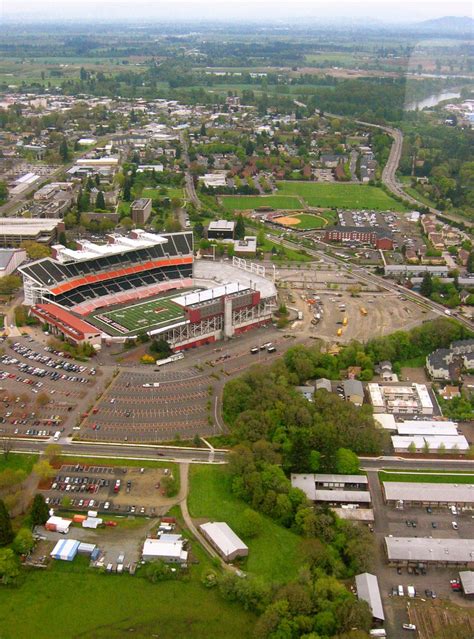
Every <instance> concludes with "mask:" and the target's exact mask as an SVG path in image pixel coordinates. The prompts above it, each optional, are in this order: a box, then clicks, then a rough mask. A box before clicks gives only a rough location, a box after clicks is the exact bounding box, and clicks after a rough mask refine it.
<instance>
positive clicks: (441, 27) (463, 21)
mask: <svg viewBox="0 0 474 639" xmlns="http://www.w3.org/2000/svg"><path fill="white" fill-rule="evenodd" d="M412 26H413V27H414V28H416V30H417V31H424V32H429V33H440V34H443V33H444V34H447V33H451V34H462V33H466V34H472V32H473V30H474V19H472V18H470V17H468V16H464V17H458V16H445V17H444V18H436V19H434V20H425V21H424V22H417V23H416V24H413V25H412Z"/></svg>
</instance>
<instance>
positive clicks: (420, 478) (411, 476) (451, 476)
mask: <svg viewBox="0 0 474 639" xmlns="http://www.w3.org/2000/svg"><path fill="white" fill-rule="evenodd" d="M430 472H433V473H436V474H433V475H431V474H429V473H428V472H427V471H426V470H424V471H420V472H410V473H400V472H393V473H392V472H387V471H383V470H382V471H380V472H379V480H380V481H381V482H383V481H387V482H389V481H406V482H414V483H418V484H420V483H427V484H474V474H472V475H469V474H462V473H463V472H464V473H466V471H459V472H453V471H445V472H442V471H437V470H433V471H430Z"/></svg>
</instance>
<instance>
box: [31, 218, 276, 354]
mask: <svg viewBox="0 0 474 639" xmlns="http://www.w3.org/2000/svg"><path fill="white" fill-rule="evenodd" d="M19 270H20V271H21V273H22V276H23V284H24V292H25V304H27V305H29V306H30V307H31V308H30V313H31V314H32V315H33V316H35V317H37V318H38V319H39V320H40V321H41V322H42V323H43V324H45V325H47V326H48V329H49V331H50V332H51V333H52V334H56V335H59V336H61V337H62V338H64V339H66V340H68V341H71V342H72V343H75V344H80V343H84V342H89V343H91V344H92V345H93V346H94V347H96V348H99V347H100V345H101V344H102V342H106V343H111V342H114V341H117V342H123V341H125V340H127V339H133V338H136V337H138V336H140V335H141V334H144V333H146V334H147V335H149V336H159V337H161V338H163V339H165V340H166V341H168V343H169V344H170V345H171V346H172V348H173V349H174V350H182V349H185V348H190V347H195V346H198V345H200V344H207V343H211V342H213V341H216V340H219V339H222V338H224V337H227V338H230V337H232V336H233V335H235V334H238V333H241V332H243V331H246V330H249V329H251V328H253V327H256V326H261V325H263V324H266V323H268V322H270V321H271V316H272V312H273V310H274V308H275V303H276V289H275V286H274V284H273V282H271V281H270V280H268V279H267V278H266V277H265V269H264V268H263V267H262V266H260V265H256V264H251V263H248V262H246V261H245V260H241V259H239V258H234V261H233V262H232V264H231V263H225V262H219V263H215V262H209V261H205V260H195V259H194V253H193V234H192V232H190V231H185V232H179V233H164V234H159V235H158V234H154V233H148V232H145V231H143V230H141V229H137V230H134V231H131V232H130V234H129V235H128V236H124V235H119V234H111V235H108V236H107V242H106V243H104V244H94V243H92V242H89V241H80V242H78V243H77V245H76V248H75V249H69V248H66V247H64V246H62V245H61V244H57V245H55V246H53V247H52V256H51V257H48V258H44V259H41V260H37V261H35V262H31V263H28V264H24V265H22V266H21V267H20V269H19Z"/></svg>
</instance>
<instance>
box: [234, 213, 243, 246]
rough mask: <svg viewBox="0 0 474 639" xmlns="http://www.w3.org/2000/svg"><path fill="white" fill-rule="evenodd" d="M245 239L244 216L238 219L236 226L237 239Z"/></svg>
mask: <svg viewBox="0 0 474 639" xmlns="http://www.w3.org/2000/svg"><path fill="white" fill-rule="evenodd" d="M244 237H245V222H244V218H243V216H242V215H239V216H238V217H237V222H236V224H235V239H237V240H243V239H244Z"/></svg>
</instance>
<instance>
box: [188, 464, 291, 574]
mask: <svg viewBox="0 0 474 639" xmlns="http://www.w3.org/2000/svg"><path fill="white" fill-rule="evenodd" d="M188 506H189V512H190V514H191V516H192V517H196V518H198V517H202V518H206V519H210V520H213V521H225V522H227V523H228V524H229V526H230V527H231V528H232V529H233V530H234V531H235V532H236V533H237V534H238V533H239V523H240V521H241V516H242V512H243V510H245V508H248V504H246V503H245V502H243V501H241V500H240V499H237V498H236V497H234V495H233V494H232V492H231V478H230V475H229V474H228V472H227V469H226V468H225V467H224V466H207V465H206V466H198V465H192V468H191V469H190V493H189V497H188ZM262 523H263V525H262V531H261V533H260V534H259V535H258V537H255V538H254V539H245V540H244V541H245V543H246V544H247V545H248V547H249V556H248V558H247V560H246V561H245V562H244V564H243V569H244V570H245V571H248V572H249V573H253V574H255V575H261V576H262V577H265V578H266V579H269V580H272V581H277V582H280V583H283V582H287V581H289V580H290V579H293V578H294V577H296V575H297V573H298V569H299V568H300V567H301V564H302V555H301V553H300V552H299V546H300V542H301V539H300V537H298V535H295V534H294V533H292V532H291V531H289V530H288V529H286V528H283V527H282V526H279V525H278V524H276V523H275V522H273V521H272V520H271V519H269V518H268V517H265V516H263V515H262Z"/></svg>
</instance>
